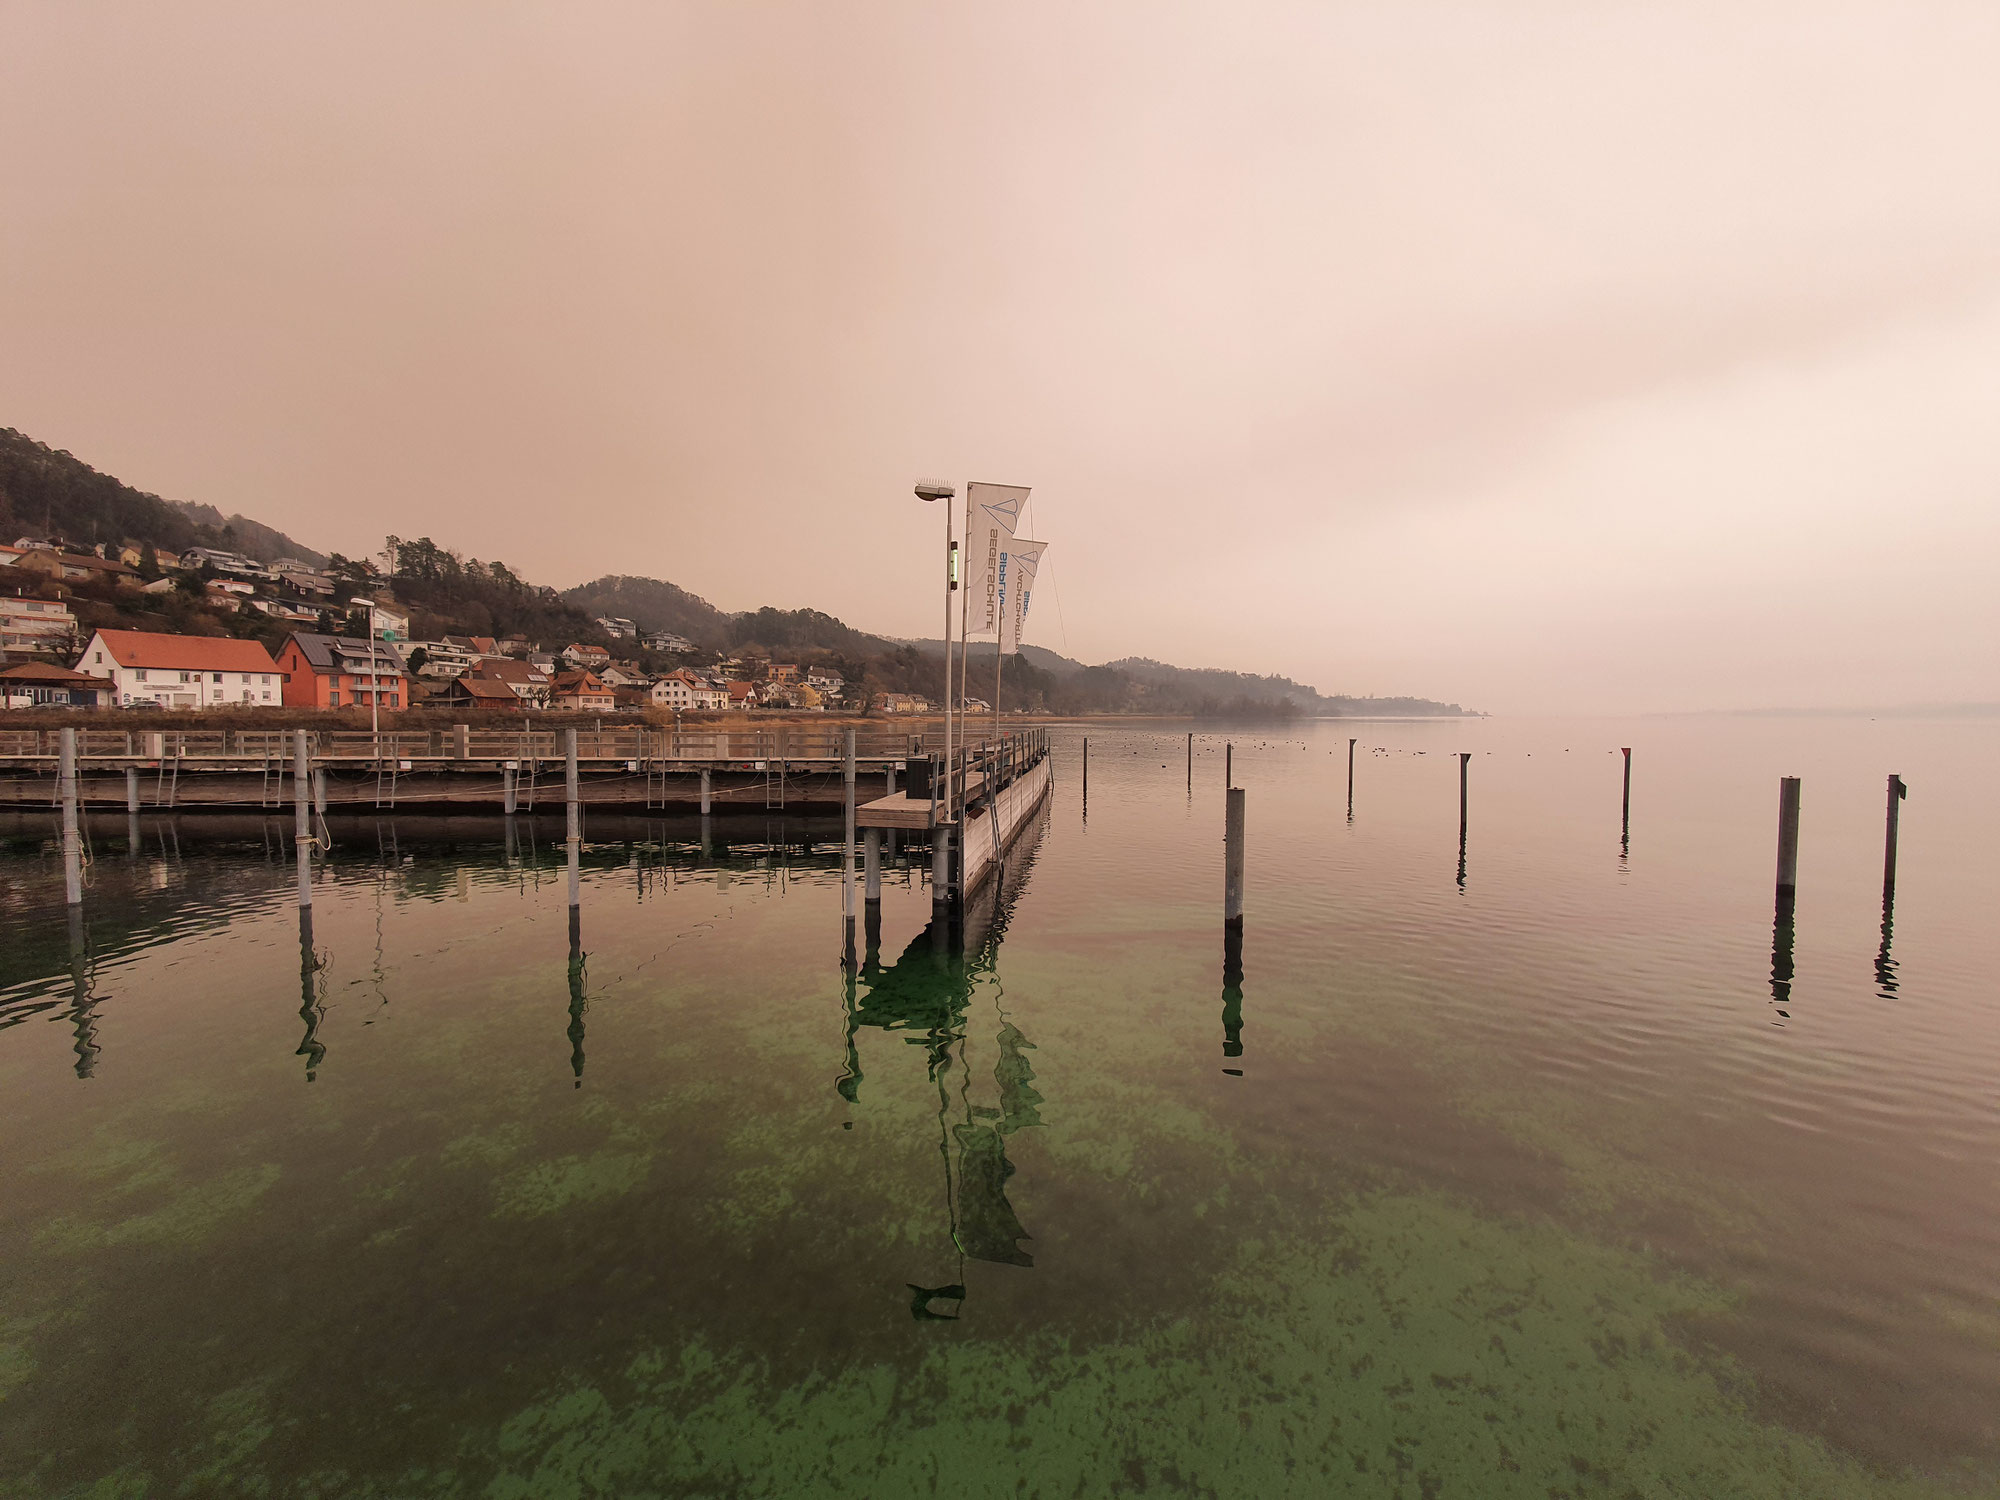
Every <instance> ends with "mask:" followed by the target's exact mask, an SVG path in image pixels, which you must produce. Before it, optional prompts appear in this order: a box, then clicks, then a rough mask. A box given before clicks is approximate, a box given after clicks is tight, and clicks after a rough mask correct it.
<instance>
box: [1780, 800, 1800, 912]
mask: <svg viewBox="0 0 2000 1500" xmlns="http://www.w3.org/2000/svg"><path fill="white" fill-rule="evenodd" d="M1798 893H1799V778H1798V777H1796V776H1787V777H1785V778H1783V779H1782V780H1781V781H1779V783H1778V899H1779V900H1780V901H1781V902H1784V901H1790V900H1792V899H1793V898H1794V897H1796V896H1797V895H1798Z"/></svg>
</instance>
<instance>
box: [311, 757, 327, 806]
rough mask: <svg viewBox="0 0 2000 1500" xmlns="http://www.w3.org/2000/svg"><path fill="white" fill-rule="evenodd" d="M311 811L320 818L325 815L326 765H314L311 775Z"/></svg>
mask: <svg viewBox="0 0 2000 1500" xmlns="http://www.w3.org/2000/svg"><path fill="white" fill-rule="evenodd" d="M312 783H313V811H314V812H316V813H318V814H319V815H320V816H321V817H322V818H323V817H325V816H326V767H325V766H315V767H314V768H313V775H312Z"/></svg>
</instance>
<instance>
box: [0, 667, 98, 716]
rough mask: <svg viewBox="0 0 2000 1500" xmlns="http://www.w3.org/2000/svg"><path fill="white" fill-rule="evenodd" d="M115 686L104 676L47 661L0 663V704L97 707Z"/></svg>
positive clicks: (10, 706)
mask: <svg viewBox="0 0 2000 1500" xmlns="http://www.w3.org/2000/svg"><path fill="white" fill-rule="evenodd" d="M115 691H116V690H115V689H114V688H113V687H112V685H111V682H110V680H109V679H108V678H103V677H92V676H89V675H88V674H86V673H83V672H72V671H71V670H70V669H69V668H68V667H59V666H57V665H56V664H55V663H54V662H48V661H17V662H8V663H5V664H0V708H45V707H47V706H48V705H50V704H68V705H71V706H73V707H77V708H101V707H104V706H106V705H108V704H109V703H110V702H111V699H112V694H113V693H114V692H115Z"/></svg>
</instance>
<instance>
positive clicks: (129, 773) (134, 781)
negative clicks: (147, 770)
mask: <svg viewBox="0 0 2000 1500" xmlns="http://www.w3.org/2000/svg"><path fill="white" fill-rule="evenodd" d="M126 738H127V739H130V738H131V736H130V735H127V736H126ZM138 810H139V768H138V767H137V766H127V767H126V768H125V811H127V812H128V813H135V812H137V811H138Z"/></svg>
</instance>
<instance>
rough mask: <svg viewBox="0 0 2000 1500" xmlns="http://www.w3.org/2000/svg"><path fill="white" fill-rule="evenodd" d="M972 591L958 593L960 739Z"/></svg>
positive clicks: (968, 535) (968, 536) (968, 506)
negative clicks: (967, 626) (966, 627)
mask: <svg viewBox="0 0 2000 1500" xmlns="http://www.w3.org/2000/svg"><path fill="white" fill-rule="evenodd" d="M965 545H966V549H967V553H968V555H969V554H970V551H971V548H972V486H971V485H970V484H967V485H966V487H965ZM971 608H972V590H971V589H960V590H959V593H958V699H959V703H958V727H959V730H960V734H961V737H962V736H963V732H964V729H965V678H966V673H967V672H968V671H969V670H970V666H969V665H968V664H969V662H970V661H971V658H970V656H969V655H968V654H967V652H968V650H969V649H970V648H969V644H968V642H967V641H966V638H965V637H966V629H965V626H966V621H967V620H969V619H970V618H971V613H970V611H971Z"/></svg>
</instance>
